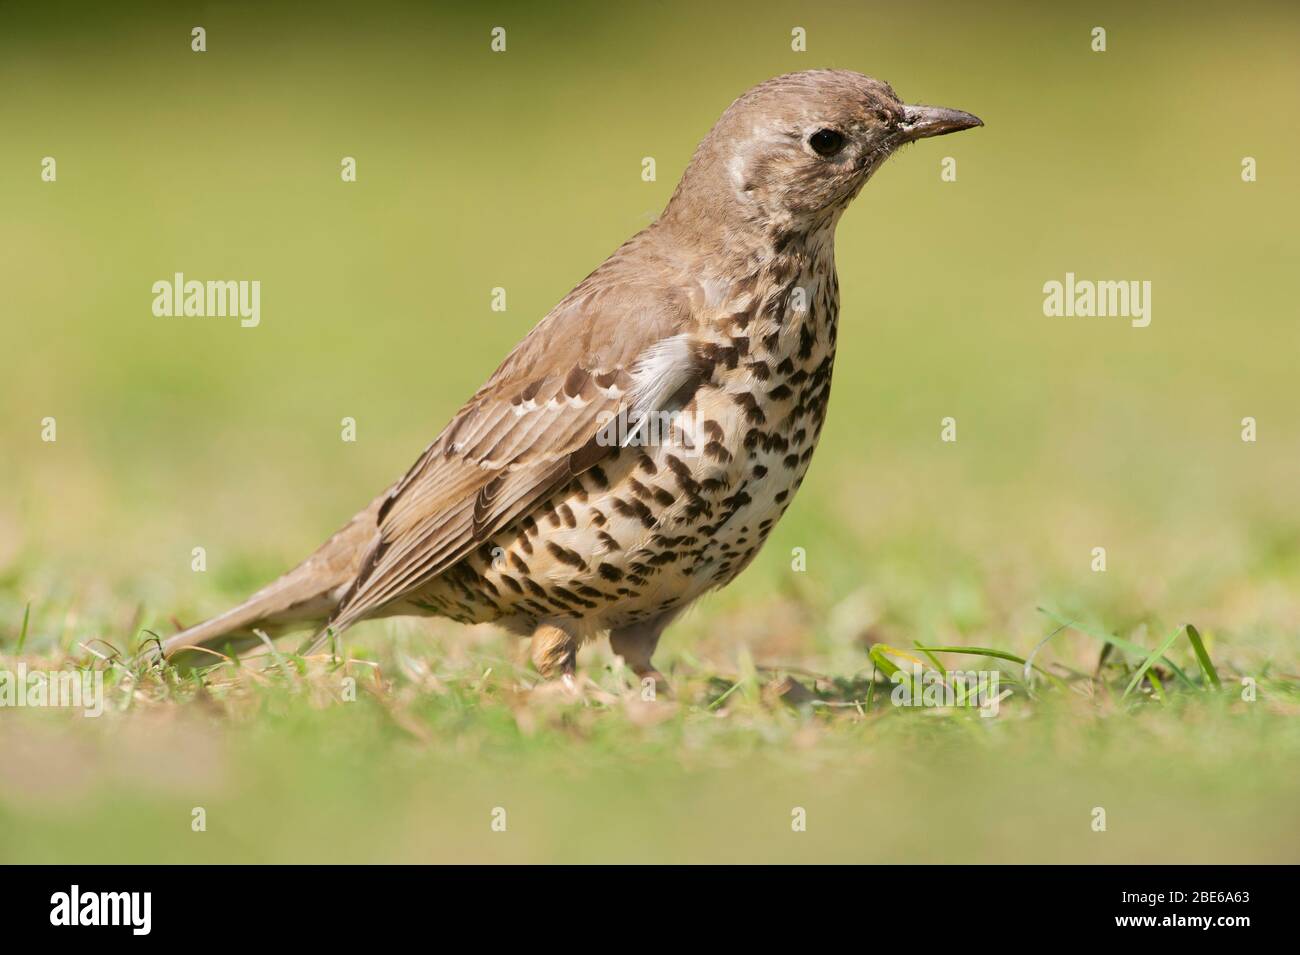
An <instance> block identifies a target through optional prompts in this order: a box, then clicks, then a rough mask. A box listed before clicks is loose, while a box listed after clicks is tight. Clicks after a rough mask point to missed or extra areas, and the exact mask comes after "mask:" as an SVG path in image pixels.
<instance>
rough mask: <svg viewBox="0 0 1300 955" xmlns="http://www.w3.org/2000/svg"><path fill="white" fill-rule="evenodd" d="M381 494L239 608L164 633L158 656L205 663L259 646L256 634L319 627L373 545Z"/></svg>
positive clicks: (185, 662)
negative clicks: (301, 560)
mask: <svg viewBox="0 0 1300 955" xmlns="http://www.w3.org/2000/svg"><path fill="white" fill-rule="evenodd" d="M386 493H387V492H385V494H381V495H380V496H379V497H377V498H375V500H374V501H372V502H371V504H370V506H369V507H367V508H366V509H365V510H364V511H362V512H361V513H360V514H358V515H357V516H356V517H354V518H352V520H350V521H349V522H348V523H347V524H346V525H345V526H344V527H343V528H342V529H340V530H339V532H338V533H336V534H335V535H334V536H333V537H331V538H330V539H329V540H327V541H326V542H325V543H324V544H322V545H321V546H320V548H319V549H317V551H316V552H315V553H314V554H312V555H311V556H310V557H308V558H307V559H306V560H305V561H303V562H302V563H301V564H299V565H298V566H297V567H295V568H294V569H293V570H291V571H289V572H288V573H287V574H285V575H284V576H283V577H280V578H279V579H278V580H275V581H273V582H272V583H270V584H267V585H266V586H265V587H263V588H262V589H261V590H259V591H258V592H257V593H255V594H253V596H251V597H249V598H248V599H247V600H245V601H244V602H243V603H242V604H240V605H239V606H237V607H233V608H231V609H230V610H227V611H226V612H225V613H223V614H220V615H218V616H216V617H213V618H212V619H211V620H206V621H204V622H203V623H200V624H197V625H195V626H193V627H190V628H188V629H186V630H182V631H181V632H180V633H178V634H175V635H174V636H172V637H169V638H168V639H167V640H166V641H165V642H164V643H163V645H162V655H163V657H165V658H166V659H167V660H168V661H169V662H170V663H173V664H175V665H177V666H181V667H195V666H205V665H208V664H212V663H217V662H219V661H220V659H221V657H220V656H218V655H217V654H225V655H227V656H231V655H235V654H238V653H242V652H243V651H245V650H248V649H250V648H251V647H254V646H257V645H259V644H261V643H262V637H261V636H259V633H261V634H265V635H266V636H268V637H276V636H279V635H281V634H284V633H288V632H290V631H293V630H298V629H302V628H305V627H320V626H322V625H324V623H325V622H326V621H327V620H328V619H329V618H330V616H331V615H332V614H333V613H334V611H335V610H336V609H337V608H338V604H339V601H340V600H341V599H342V597H343V595H344V593H346V591H347V589H348V588H349V587H350V586H351V584H352V582H353V580H354V579H355V578H356V575H357V571H358V569H359V568H360V565H361V562H362V560H363V559H364V558H365V556H366V554H367V553H368V552H369V551H370V549H371V547H372V546H373V545H374V542H375V538H376V536H377V533H378V532H377V528H376V517H377V515H378V511H379V506H380V504H382V503H383V499H384V497H385V496H386ZM207 651H215V652H207Z"/></svg>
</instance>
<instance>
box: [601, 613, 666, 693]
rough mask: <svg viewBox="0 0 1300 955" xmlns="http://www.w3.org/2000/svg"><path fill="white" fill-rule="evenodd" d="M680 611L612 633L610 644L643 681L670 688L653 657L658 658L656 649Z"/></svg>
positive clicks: (620, 628)
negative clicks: (655, 665)
mask: <svg viewBox="0 0 1300 955" xmlns="http://www.w3.org/2000/svg"><path fill="white" fill-rule="evenodd" d="M679 612H680V611H678V610H670V611H668V612H667V613H663V614H660V615H659V616H657V617H651V618H650V619H649V620H642V621H639V622H637V623H634V624H630V625H629V626H626V627H619V628H617V629H616V630H611V631H610V634H609V645H610V646H611V647H612V648H613V650H614V652H615V653H617V654H618V655H619V656H620V657H622V658H623V662H624V663H626V664H627V665H628V667H630V668H631V670H632V672H633V673H635V674H636V675H637V676H638V677H640V678H641V679H642V680H645V679H651V680H654V682H655V686H657V687H660V688H664V689H666V688H667V686H668V681H667V680H665V679H664V676H663V674H662V673H660V672H659V671H658V670H656V669H655V667H654V664H653V663H652V662H651V661H650V658H651V657H652V656H654V652H655V647H657V646H659V637H660V636H661V635H662V634H663V632H664V629H665V628H666V627H667V626H668V624H669V623H670V622H671V621H672V619H673V618H674V617H676V616H677V614H678V613H679Z"/></svg>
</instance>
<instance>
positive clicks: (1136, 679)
mask: <svg viewBox="0 0 1300 955" xmlns="http://www.w3.org/2000/svg"><path fill="white" fill-rule="evenodd" d="M1183 629H1184V628H1182V627H1179V628H1178V629H1177V630H1175V631H1174V632H1173V633H1171V634H1170V635H1169V636H1167V637H1165V642H1164V643H1162V644H1160V647H1159V649H1157V650H1156V651H1155V652H1154V653H1152V654H1151V655H1150V656H1149V657H1147V658H1146V659H1145V660H1143V661H1142V665H1141V666H1140V667H1138V668H1137V672H1136V673H1134V674H1133V679H1131V680H1129V682H1128V686H1126V687H1125V688H1124V695H1123V696H1121V697H1120V698H1119V700H1120V702H1121V703H1123V702H1124V701H1125V700H1127V699H1128V696H1129V694H1130V693H1132V692H1133V690H1134V688H1135V687H1136V686H1137V685H1138V684H1139V683H1141V682H1142V677H1143V676H1145V675H1146V672H1147V670H1149V669H1151V665H1152V664H1153V663H1155V662H1156V661H1157V660H1160V659H1163V658H1164V655H1165V651H1166V650H1168V649H1169V648H1170V647H1172V646H1173V645H1174V641H1175V640H1177V639H1178V635H1179V634H1180V633H1182V632H1183ZM1154 685H1155V684H1154V683H1153V684H1152V686H1154ZM1161 695H1162V696H1163V694H1161Z"/></svg>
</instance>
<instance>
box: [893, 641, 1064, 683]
mask: <svg viewBox="0 0 1300 955" xmlns="http://www.w3.org/2000/svg"><path fill="white" fill-rule="evenodd" d="M916 649H918V650H920V651H921V652H922V653H965V654H967V655H968V656H972V657H992V658H993V659H995V660H1007V661H1009V662H1011V663H1019V664H1020V665H1021V666H1022V667H1023V666H1024V665H1025V658H1024V657H1018V656H1016V655H1015V654H1014V653H1009V652H1008V651H1006V650H994V649H993V648H992V647H917V648H916ZM1034 669H1035V670H1037V671H1038V672H1039V673H1041V674H1042V675H1043V676H1045V677H1046V678H1047V679H1049V680H1051V681H1052V683H1054V684H1055V685H1056V686H1059V687H1061V688H1062V689H1064V688H1065V681H1064V680H1062V679H1061V678H1060V677H1059V676H1057V675H1056V674H1054V673H1048V672H1047V671H1046V670H1044V669H1043V668H1042V667H1039V666H1035V667H1034Z"/></svg>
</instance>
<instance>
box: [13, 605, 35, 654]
mask: <svg viewBox="0 0 1300 955" xmlns="http://www.w3.org/2000/svg"><path fill="white" fill-rule="evenodd" d="M31 617H32V605H31V602H30V601H28V603H27V606H26V607H24V608H23V628H22V629H21V630H19V631H18V649H17V650H15V651H14V656H18V657H20V656H22V655H23V644H25V643H26V642H27V622H28V621H29V620H30V619H31Z"/></svg>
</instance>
